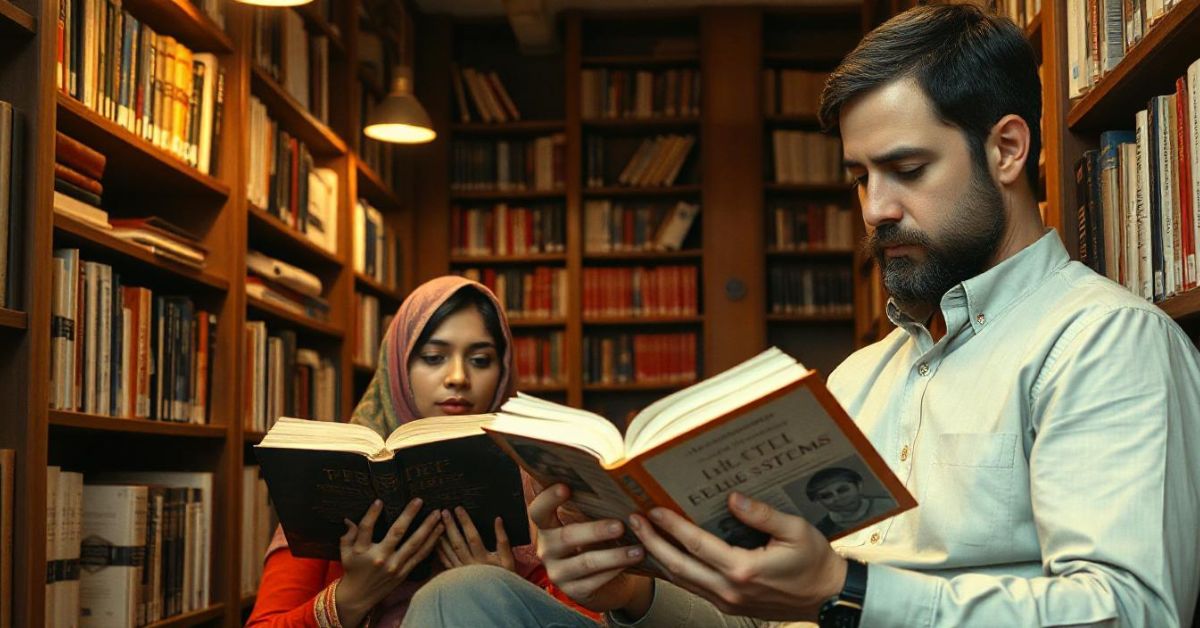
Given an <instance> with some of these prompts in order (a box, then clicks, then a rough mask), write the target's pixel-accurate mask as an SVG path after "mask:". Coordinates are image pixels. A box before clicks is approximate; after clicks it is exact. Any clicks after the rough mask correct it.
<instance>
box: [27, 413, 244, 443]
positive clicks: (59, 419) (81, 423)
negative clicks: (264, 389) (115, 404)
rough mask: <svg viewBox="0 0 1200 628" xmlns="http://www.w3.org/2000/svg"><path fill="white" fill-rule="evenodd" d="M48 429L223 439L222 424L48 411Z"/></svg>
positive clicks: (224, 430)
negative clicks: (200, 423)
mask: <svg viewBox="0 0 1200 628" xmlns="http://www.w3.org/2000/svg"><path fill="white" fill-rule="evenodd" d="M50 426H51V427H52V428H54V429H63V430H82V431H87V432H128V433H136V434H145V435H148V436H172V437H187V438H212V439H221V438H225V434H226V431H227V430H226V426H224V425H197V424H193V423H174V422H171V421H151V420H148V419H129V418H121V417H110V416H102V415H98V414H87V413H83V412H64V411H61V410H51V411H50Z"/></svg>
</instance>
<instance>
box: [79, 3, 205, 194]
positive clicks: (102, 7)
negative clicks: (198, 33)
mask: <svg viewBox="0 0 1200 628" xmlns="http://www.w3.org/2000/svg"><path fill="white" fill-rule="evenodd" d="M206 4H209V5H211V6H212V7H214V10H215V11H218V12H219V9H216V8H215V7H216V4H215V3H213V2H212V1H211V0H208V1H207V2H206ZM57 32H58V47H57V51H58V54H57V59H56V60H57V65H56V69H57V83H58V88H59V89H61V90H62V91H64V92H66V93H67V94H69V95H71V96H72V97H74V98H75V99H76V100H79V101H80V102H82V103H83V105H84V106H85V107H87V108H88V109H91V110H92V111H95V112H96V113H98V114H100V115H102V116H104V117H105V118H108V119H109V120H112V121H113V122H116V123H117V124H118V125H120V126H122V127H124V128H125V129H127V130H128V131H129V132H131V133H133V134H135V135H137V136H139V137H141V138H143V139H145V140H147V141H149V142H151V143H153V144H154V145H155V146H158V147H159V148H161V149H163V150H165V151H167V152H169V153H171V154H172V155H175V156H176V157H178V158H179V159H181V160H183V161H184V162H186V163H187V164H188V165H190V166H193V167H195V168H198V169H199V170H200V172H203V173H205V174H208V173H209V172H211V171H212V170H213V166H214V163H215V159H214V157H215V155H216V154H217V150H216V146H217V142H218V138H219V137H220V133H221V130H220V126H221V115H220V110H221V106H222V101H223V98H224V86H223V83H224V77H225V74H224V70H223V69H222V68H221V66H220V64H219V63H217V57H216V56H215V55H213V54H211V53H198V52H193V51H192V50H191V49H190V48H188V47H187V46H184V45H183V44H182V43H180V42H179V41H177V40H176V39H175V38H174V37H171V36H169V35H162V34H159V33H157V32H155V31H154V30H153V29H151V28H150V27H149V26H147V25H146V24H145V23H144V22H142V21H141V20H139V19H138V18H137V17H136V16H134V15H133V14H132V13H130V12H129V11H127V10H124V9H122V8H121V5H120V4H113V3H109V2H104V1H102V0H63V5H62V7H60V10H59V14H58V31H57Z"/></svg>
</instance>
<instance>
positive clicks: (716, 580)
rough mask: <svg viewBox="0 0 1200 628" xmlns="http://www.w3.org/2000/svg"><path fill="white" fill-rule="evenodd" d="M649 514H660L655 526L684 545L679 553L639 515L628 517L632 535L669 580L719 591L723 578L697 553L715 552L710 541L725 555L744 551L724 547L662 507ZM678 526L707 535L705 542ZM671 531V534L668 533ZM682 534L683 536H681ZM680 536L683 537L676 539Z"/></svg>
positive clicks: (727, 559)
mask: <svg viewBox="0 0 1200 628" xmlns="http://www.w3.org/2000/svg"><path fill="white" fill-rule="evenodd" d="M651 512H652V513H655V512H662V516H661V517H660V518H659V519H658V520H656V521H655V523H657V524H658V525H659V526H662V527H663V528H664V531H665V532H666V533H667V534H669V535H671V536H673V537H674V538H675V540H677V541H679V542H680V543H682V544H684V547H685V548H686V550H687V551H684V550H680V549H679V548H678V547H675V545H673V544H672V543H671V542H670V541H668V540H667V539H665V538H663V536H661V535H659V534H658V532H656V531H655V530H654V527H653V526H651V525H650V522H649V521H648V520H647V519H645V518H644V517H642V516H641V515H632V516H630V518H629V523H630V527H631V528H633V532H634V534H636V535H637V537H638V538H639V539H641V541H642V543H643V544H645V546H646V551H647V552H649V554H650V555H651V556H653V557H654V558H655V559H656V560H658V562H659V563H661V564H662V566H663V567H665V568H666V569H667V572H668V573H670V575H671V579H672V580H674V581H676V582H682V583H688V582H690V583H694V584H696V585H699V586H700V587H701V588H704V589H708V590H710V591H719V590H721V587H722V586H723V583H724V578H723V577H722V576H721V574H720V573H718V572H717V571H715V570H714V569H713V568H712V567H711V566H710V565H711V563H709V564H705V562H706V561H702V560H701V559H700V558H698V557H697V552H699V553H700V554H704V555H706V556H712V555H714V554H715V553H716V552H717V548H714V547H712V545H711V542H716V543H719V544H721V545H723V546H724V550H725V551H727V552H732V551H737V552H745V551H746V550H743V549H741V548H736V547H733V548H731V547H729V546H728V545H725V543H724V541H722V540H720V539H718V538H716V537H715V536H713V535H711V534H708V533H707V532H705V531H704V530H701V529H700V528H698V527H696V526H695V525H694V524H692V523H691V522H689V521H687V520H685V519H683V517H680V516H679V515H676V514H675V513H673V512H669V511H666V510H665V509H663V508H655V509H654V510H653V511H651ZM668 515H674V519H671V518H670V517H669V516H668ZM680 523H683V524H686V525H687V526H690V527H691V528H694V532H699V533H700V534H703V535H707V536H708V539H707V540H706V539H704V538H703V537H701V536H700V535H697V534H694V533H693V531H690V530H686V529H684V528H683V527H682V526H680V525H679V524H680ZM672 529H673V530H674V532H672ZM683 532H687V533H686V534H684V533H683ZM681 536H683V537H684V538H680V537H681ZM706 541H710V542H706ZM689 544H690V545H689ZM722 560H723V561H726V562H728V561H730V558H729V557H727V556H722Z"/></svg>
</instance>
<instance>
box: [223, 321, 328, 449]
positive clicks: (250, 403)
mask: <svg viewBox="0 0 1200 628" xmlns="http://www.w3.org/2000/svg"><path fill="white" fill-rule="evenodd" d="M338 379H339V377H338V368H337V365H336V364H335V363H334V361H333V360H331V359H329V358H327V357H324V356H322V355H321V354H319V353H318V352H317V351H315V350H313V349H307V348H304V347H299V346H297V340H296V333H295V332H294V331H292V330H290V329H282V330H271V329H268V328H267V324H266V323H265V322H263V321H246V390H247V394H246V408H245V416H246V417H247V425H246V427H247V429H250V430H252V431H256V432H265V431H267V430H268V429H270V427H271V426H272V425H274V424H275V420H276V419H278V418H279V417H281V416H290V417H297V418H302V419H317V420H321V421H334V420H337V417H338V411H339V397H340V395H339V394H338Z"/></svg>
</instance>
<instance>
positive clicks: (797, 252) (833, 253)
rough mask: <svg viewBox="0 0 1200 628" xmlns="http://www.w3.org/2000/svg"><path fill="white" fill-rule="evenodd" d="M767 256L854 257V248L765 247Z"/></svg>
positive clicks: (791, 257)
mask: <svg viewBox="0 0 1200 628" xmlns="http://www.w3.org/2000/svg"><path fill="white" fill-rule="evenodd" d="M767 257H769V258H780V259H829V258H831V257H835V258H843V257H854V249H823V248H811V249H793V250H785V249H775V248H768V249H767Z"/></svg>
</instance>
